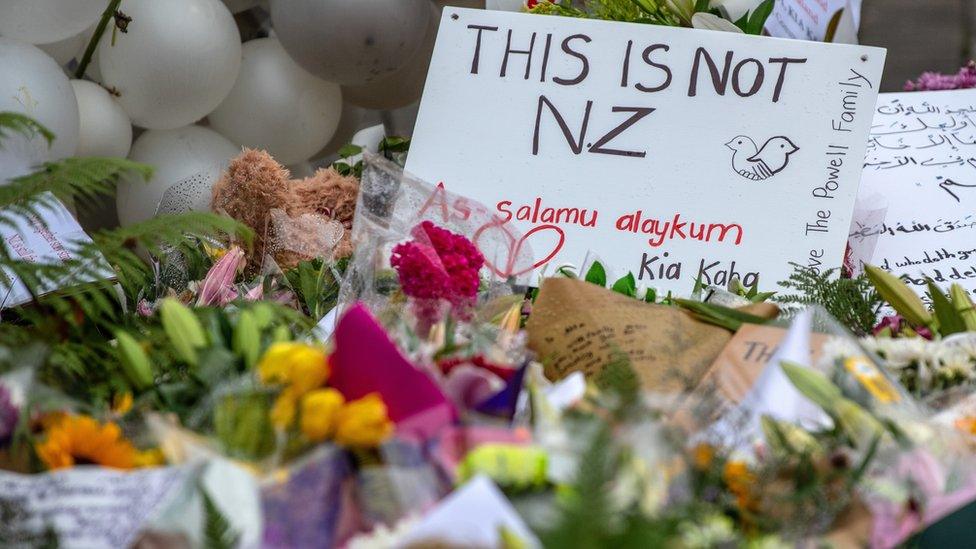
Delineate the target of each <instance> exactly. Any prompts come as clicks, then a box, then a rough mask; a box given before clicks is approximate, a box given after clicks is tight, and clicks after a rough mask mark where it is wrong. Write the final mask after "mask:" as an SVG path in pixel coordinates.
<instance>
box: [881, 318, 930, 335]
mask: <svg viewBox="0 0 976 549" xmlns="http://www.w3.org/2000/svg"><path fill="white" fill-rule="evenodd" d="M913 331H914V332H915V334H917V335H918V336H919V337H921V338H924V339H928V340H932V339H933V338H934V337H935V336H934V335H933V334H932V330H930V329H929V328H928V327H927V326H918V327H916V328H914V329H912V328H911V327H910V326H909V325H908V323H906V322H905V319H904V318H902V317H901V315H897V314H895V315H888V316H886V317H884V318H882V319H881V322H879V323H878V325H877V326H875V327H874V329H872V330H871V335H873V336H875V337H878V336H881V337H898V336H904V335H911V332H913Z"/></svg>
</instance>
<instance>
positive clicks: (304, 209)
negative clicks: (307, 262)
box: [210, 149, 359, 269]
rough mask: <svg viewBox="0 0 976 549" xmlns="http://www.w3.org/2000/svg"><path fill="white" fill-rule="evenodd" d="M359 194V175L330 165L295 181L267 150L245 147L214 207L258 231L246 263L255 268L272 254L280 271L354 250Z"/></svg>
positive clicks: (222, 184)
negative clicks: (306, 260) (352, 235)
mask: <svg viewBox="0 0 976 549" xmlns="http://www.w3.org/2000/svg"><path fill="white" fill-rule="evenodd" d="M358 193H359V181H358V180H357V179H356V178H355V177H352V176H343V175H340V174H339V173H338V172H336V171H335V170H334V169H332V168H325V169H320V170H318V171H316V172H315V174H314V175H312V177H308V178H305V179H295V180H293V179H291V173H290V172H289V171H288V170H287V169H286V168H285V167H284V166H282V165H281V164H279V163H278V162H277V161H275V159H274V158H272V157H271V155H270V154H268V153H267V152H265V151H260V150H254V149H245V150H244V152H243V153H241V155H240V156H238V157H237V158H235V159H234V160H232V161H231V163H230V165H229V166H228V167H227V170H226V172H224V174H223V176H222V177H221V178H220V180H219V181H218V182H217V183H216V184H215V185H214V187H213V198H212V200H211V203H210V207H211V209H213V210H214V211H215V212H218V213H226V214H228V215H230V216H231V217H233V218H234V219H236V220H238V221H240V222H241V223H244V224H245V225H247V226H248V227H250V228H251V229H253V230H254V249H253V251H252V252H251V257H250V258H249V261H248V265H250V266H252V267H253V268H255V269H257V268H258V267H259V266H260V265H261V264H262V263H263V261H262V259H263V258H264V257H265V255H266V254H269V255H271V256H272V257H273V258H274V260H275V262H277V263H278V265H279V266H280V267H281V268H282V269H289V268H292V267H294V266H295V265H297V264H298V262H299V261H301V260H304V259H311V258H312V257H315V256H318V255H327V254H329V253H330V252H331V255H332V257H333V258H342V257H348V256H349V255H351V254H352V243H351V241H350V233H351V232H352V220H353V215H354V214H355V211H356V197H357V195H358ZM339 224H341V227H340V226H339ZM340 234H341V237H340V236H339V235H340ZM330 240H331V241H330Z"/></svg>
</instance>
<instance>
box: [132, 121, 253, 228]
mask: <svg viewBox="0 0 976 549" xmlns="http://www.w3.org/2000/svg"><path fill="white" fill-rule="evenodd" d="M240 152H241V151H240V148H239V147H238V146H236V145H234V144H233V143H231V142H230V141H228V140H227V139H226V138H225V137H224V136H222V135H220V134H219V133H217V132H215V131H213V130H211V129H209V128H203V127H200V126H186V127H184V128H177V129H175V130H150V131H147V132H146V133H144V134H142V135H140V136H139V138H138V139H136V142H135V143H134V144H133V145H132V152H130V153H129V158H130V159H131V160H135V161H136V162H143V163H146V164H150V165H152V166H153V167H154V168H155V170H156V171H155V172H154V173H153V177H152V180H150V181H149V182H145V181H143V180H142V179H141V178H127V179H125V180H123V181H121V182H119V186H118V196H117V200H116V206H117V207H118V211H119V223H121V224H122V226H128V225H132V224H133V223H138V222H140V221H145V220H147V219H150V218H152V217H153V215H155V213H156V208H157V207H158V206H159V201H160V199H162V197H163V193H165V192H166V190H167V189H169V188H170V187H172V186H173V185H174V184H175V183H179V182H180V181H182V180H184V179H186V178H188V177H191V176H194V175H197V174H204V175H205V176H207V178H209V179H210V180H211V181H213V180H215V179H216V177H219V175H220V172H222V171H223V169H224V167H225V166H226V164H227V162H228V161H229V160H230V159H231V158H233V157H234V156H236V155H238V154H240ZM201 194H202V196H206V197H207V198H208V199H209V197H210V193H209V190H208V189H201ZM206 202H207V203H206V204H204V203H198V204H196V205H195V209H198V210H205V209H207V206H208V204H209V200H206Z"/></svg>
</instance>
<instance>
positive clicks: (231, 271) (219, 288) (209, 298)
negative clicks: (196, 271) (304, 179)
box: [197, 246, 246, 307]
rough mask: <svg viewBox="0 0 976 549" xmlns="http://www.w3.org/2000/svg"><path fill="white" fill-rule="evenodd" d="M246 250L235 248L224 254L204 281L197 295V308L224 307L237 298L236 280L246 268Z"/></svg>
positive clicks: (211, 268)
mask: <svg viewBox="0 0 976 549" xmlns="http://www.w3.org/2000/svg"><path fill="white" fill-rule="evenodd" d="M245 262H246V260H245V259H244V250H242V249H240V248H239V247H237V246H234V247H233V248H231V249H230V250H228V251H227V253H226V254H224V256H223V257H221V258H220V259H219V260H218V261H217V262H216V263H214V264H213V267H210V271H208V272H207V276H206V277H204V279H203V284H201V285H200V290H199V292H198V293H197V307H201V306H210V305H223V304H224V303H227V302H228V301H233V300H234V299H236V298H237V291H236V290H235V289H234V280H235V279H236V278H237V273H238V272H239V271H240V270H241V269H243V268H244V263H245Z"/></svg>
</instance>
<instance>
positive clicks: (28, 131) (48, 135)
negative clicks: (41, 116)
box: [0, 111, 54, 148]
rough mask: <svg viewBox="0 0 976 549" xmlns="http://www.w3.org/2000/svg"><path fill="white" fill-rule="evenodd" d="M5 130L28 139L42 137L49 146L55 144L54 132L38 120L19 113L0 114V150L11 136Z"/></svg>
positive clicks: (7, 112) (6, 112) (5, 112)
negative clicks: (36, 136) (4, 141)
mask: <svg viewBox="0 0 976 549" xmlns="http://www.w3.org/2000/svg"><path fill="white" fill-rule="evenodd" d="M5 130H10V131H13V132H15V133H19V134H21V135H23V136H24V137H26V138H28V139H30V138H32V137H34V136H35V135H40V136H42V137H44V139H45V141H47V144H48V145H50V144H51V143H52V142H54V132H52V131H51V130H49V129H47V127H45V126H44V125H43V124H41V123H40V122H38V121H37V120H34V119H33V118H31V117H29V116H27V115H24V114H20V113H19V112H9V111H4V112H0V148H2V147H3V140H4V139H6V138H7V136H8V135H9V134H7V132H6V131H5Z"/></svg>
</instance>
